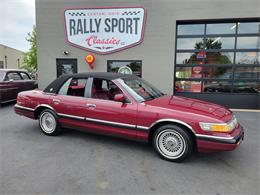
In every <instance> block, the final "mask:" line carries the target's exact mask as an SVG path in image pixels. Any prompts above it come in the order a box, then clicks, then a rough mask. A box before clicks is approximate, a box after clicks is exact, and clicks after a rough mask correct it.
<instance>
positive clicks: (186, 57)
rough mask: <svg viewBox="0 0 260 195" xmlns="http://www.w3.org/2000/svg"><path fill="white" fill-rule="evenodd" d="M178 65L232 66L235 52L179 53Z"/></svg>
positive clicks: (177, 56)
mask: <svg viewBox="0 0 260 195" xmlns="http://www.w3.org/2000/svg"><path fill="white" fill-rule="evenodd" d="M176 58H177V59H176V63H177V64H232V63H233V58H234V53H233V52H204V51H201V52H194V53H177V55H176Z"/></svg>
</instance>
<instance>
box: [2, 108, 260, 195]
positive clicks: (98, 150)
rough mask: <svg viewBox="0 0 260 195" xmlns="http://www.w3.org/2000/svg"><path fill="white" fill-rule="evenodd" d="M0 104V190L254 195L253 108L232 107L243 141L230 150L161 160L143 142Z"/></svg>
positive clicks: (256, 146) (259, 149)
mask: <svg viewBox="0 0 260 195" xmlns="http://www.w3.org/2000/svg"><path fill="white" fill-rule="evenodd" d="M13 105H14V104H8V105H4V106H2V107H0V147H1V148H0V149H1V150H0V152H1V153H0V163H1V164H0V183H1V187H0V194H3V195H4V194H75V195H76V194H120V195H123V194H214V195H220V194H243V195H244V194H253V195H256V194H259V193H260V190H259V184H260V181H259V174H260V173H259V169H260V157H259V155H260V136H259V134H260V113H252V112H236V115H237V117H238V119H239V121H240V123H241V124H242V125H243V126H244V128H245V140H244V142H243V143H242V144H241V145H240V147H238V148H237V149H236V150H234V151H232V152H220V153H213V154H194V155H192V157H191V158H190V159H188V160H187V161H185V162H183V163H172V162H168V161H165V160H162V159H161V158H160V157H159V156H158V155H157V154H156V153H155V152H154V151H153V149H152V148H151V147H150V146H149V145H148V144H144V143H139V142H134V141H128V140H124V139H118V138H111V137H106V136H100V135H99V136H97V135H93V134H88V133H82V132H79V131H74V130H65V131H64V133H63V134H62V135H60V136H56V137H50V136H46V135H44V134H43V133H42V132H41V131H40V129H39V127H38V121H34V120H31V119H28V118H25V117H22V116H18V115H16V114H15V113H14V111H13Z"/></svg>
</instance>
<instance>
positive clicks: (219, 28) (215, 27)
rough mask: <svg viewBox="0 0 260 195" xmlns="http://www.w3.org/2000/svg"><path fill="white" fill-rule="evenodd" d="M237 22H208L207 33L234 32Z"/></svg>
mask: <svg viewBox="0 0 260 195" xmlns="http://www.w3.org/2000/svg"><path fill="white" fill-rule="evenodd" d="M235 32H236V23H223V24H207V26H206V34H234V33H235Z"/></svg>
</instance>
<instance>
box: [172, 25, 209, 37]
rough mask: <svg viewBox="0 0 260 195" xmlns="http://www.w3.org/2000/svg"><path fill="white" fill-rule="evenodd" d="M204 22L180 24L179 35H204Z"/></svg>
mask: <svg viewBox="0 0 260 195" xmlns="http://www.w3.org/2000/svg"><path fill="white" fill-rule="evenodd" d="M204 26H205V25H204V24H183V25H178V27H177V28H178V35H202V34H204Z"/></svg>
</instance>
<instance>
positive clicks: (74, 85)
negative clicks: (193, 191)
mask: <svg viewBox="0 0 260 195" xmlns="http://www.w3.org/2000/svg"><path fill="white" fill-rule="evenodd" d="M15 112H16V113H17V114H19V115H23V116H26V117H28V118H32V119H38V120H39V125H40V129H41V130H42V132H43V133H45V134H46V135H50V136H51V135H57V134H59V133H60V132H61V131H62V128H63V127H64V128H73V129H78V130H82V131H88V132H93V133H98V134H105V135H113V136H119V137H124V138H128V139H134V140H139V141H145V142H150V143H151V144H152V145H153V146H154V148H155V151H156V152H157V153H158V154H159V155H160V156H161V157H162V158H164V159H167V160H170V161H175V162H178V161H182V160H184V159H185V158H187V157H188V156H189V155H190V154H191V152H192V151H194V150H198V151H201V152H213V151H223V150H233V149H235V148H236V147H237V146H238V145H239V144H240V143H241V141H242V140H243V137H244V131H243V127H242V126H241V125H240V124H239V122H238V121H237V119H236V117H235V116H234V114H233V113H232V111H230V110H229V109H227V108H224V107H222V106H220V105H216V104H212V103H209V102H204V101H200V100H196V99H190V98H185V97H177V96H172V95H166V94H164V93H162V92H160V91H159V90H158V89H156V88H155V87H153V86H152V85H150V84H149V83H147V82H146V81H144V80H143V79H141V78H139V77H137V76H134V75H129V74H117V73H80V74H74V75H64V76H61V77H59V78H58V79H56V80H55V81H53V82H52V83H51V84H50V85H49V86H47V88H46V89H45V90H43V91H40V90H32V91H26V92H21V93H19V94H18V96H17V104H16V105H15Z"/></svg>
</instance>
